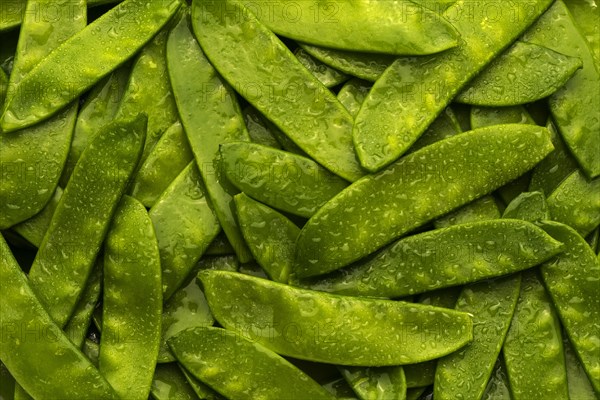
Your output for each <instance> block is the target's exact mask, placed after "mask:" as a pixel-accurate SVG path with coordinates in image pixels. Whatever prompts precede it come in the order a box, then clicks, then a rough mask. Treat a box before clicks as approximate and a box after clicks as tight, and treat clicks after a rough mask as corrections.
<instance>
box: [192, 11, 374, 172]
mask: <svg viewBox="0 0 600 400" xmlns="http://www.w3.org/2000/svg"><path fill="white" fill-rule="evenodd" d="M222 7H226V8H227V9H228V10H234V12H236V13H239V14H240V15H244V16H245V18H243V19H242V20H238V19H235V20H232V19H230V18H226V13H223V12H221V11H223V10H222ZM228 12H229V11H228ZM192 24H193V28H194V33H195V34H196V37H197V38H198V42H200V45H201V46H202V50H204V52H205V53H206V56H207V57H208V58H209V59H210V61H211V63H212V64H213V65H214V66H215V68H216V69H217V70H218V71H219V72H220V73H221V75H222V76H223V77H224V78H225V79H226V80H227V81H228V82H229V83H230V84H231V85H232V86H233V87H234V88H235V89H236V91H237V92H238V93H240V94H241V95H242V96H243V97H244V98H245V99H246V100H248V102H249V103H250V104H252V105H253V106H254V107H255V108H256V109H257V110H259V111H260V112H261V113H263V114H264V115H265V117H267V118H268V119H269V120H271V121H272V122H273V123H274V124H275V125H276V126H277V127H278V128H280V129H281V131H282V132H283V133H285V134H286V135H287V136H288V137H289V138H290V139H292V141H293V142H294V143H295V144H297V145H298V146H299V147H300V148H301V149H302V150H304V151H305V152H306V153H307V154H309V155H310V156H311V157H312V158H313V159H315V160H316V161H317V162H318V163H320V164H321V165H323V166H324V167H325V168H327V169H329V170H330V171H331V172H333V173H335V174H336V175H339V176H341V177H342V178H344V179H347V180H349V181H354V180H356V179H358V178H360V177H361V176H363V175H364V171H362V169H361V168H360V165H359V163H358V160H357V158H356V154H355V152H354V145H353V143H352V125H353V120H352V116H351V115H350V114H348V112H347V111H346V109H345V108H344V107H343V106H342V105H341V104H340V102H339V101H338V100H337V99H336V98H335V95H334V94H333V93H331V92H330V91H329V90H328V89H327V88H325V86H323V85H322V84H321V83H320V82H319V81H318V80H317V79H316V78H315V77H314V76H313V75H312V74H311V73H310V72H309V71H308V70H307V69H306V68H304V67H303V66H302V64H300V62H299V61H298V60H297V59H296V57H294V55H293V54H292V53H291V52H290V51H289V50H288V48H287V47H286V46H285V45H284V44H283V43H282V42H281V41H280V40H279V39H278V38H277V37H276V36H275V35H274V34H273V33H272V32H271V31H270V30H269V29H268V28H267V27H266V26H264V25H263V24H261V23H260V22H259V21H258V20H257V19H256V18H255V17H254V16H253V15H252V13H251V12H248V10H247V9H246V8H245V7H244V6H243V5H242V4H240V3H239V2H237V1H234V0H226V1H223V2H219V3H216V2H211V1H194V2H193V3H192ZM232 42H233V43H236V45H235V46H232V45H231V43H232ZM255 54H269V62H268V63H265V62H258V60H256V58H255ZM257 90H258V91H257ZM292 93H293V94H292ZM315 116H318V118H315Z"/></svg>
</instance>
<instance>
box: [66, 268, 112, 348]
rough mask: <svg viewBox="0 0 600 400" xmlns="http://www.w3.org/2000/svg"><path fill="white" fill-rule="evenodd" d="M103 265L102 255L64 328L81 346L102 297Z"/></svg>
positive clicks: (76, 343) (73, 340) (70, 337)
mask: <svg viewBox="0 0 600 400" xmlns="http://www.w3.org/2000/svg"><path fill="white" fill-rule="evenodd" d="M102 265H103V259H102V257H98V260H97V261H96V265H95V266H94V268H93V269H92V273H91V275H90V278H89V279H88V282H87V284H86V286H85V289H84V291H83V293H82V294H81V298H80V299H79V302H78V303H77V306H76V307H75V310H74V311H73V315H71V317H70V318H69V322H67V324H66V325H65V328H64V331H65V334H66V335H67V337H68V338H69V339H71V342H73V344H74V345H75V346H77V347H79V348H81V347H82V345H83V343H84V341H85V337H86V335H87V331H88V328H89V327H90V324H91V322H92V314H93V313H94V311H95V309H96V305H97V304H98V300H99V299H100V291H101V289H102V271H103V267H102Z"/></svg>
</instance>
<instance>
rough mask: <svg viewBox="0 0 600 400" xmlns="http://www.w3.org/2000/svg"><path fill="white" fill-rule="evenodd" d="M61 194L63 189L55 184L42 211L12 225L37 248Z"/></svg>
mask: <svg viewBox="0 0 600 400" xmlns="http://www.w3.org/2000/svg"><path fill="white" fill-rule="evenodd" d="M62 194H63V190H62V189H61V188H60V186H57V187H56V190H55V191H54V196H52V198H51V199H50V201H49V202H48V204H46V207H44V208H43V209H42V211H40V212H39V213H37V214H36V215H34V216H33V217H31V218H29V219H28V220H26V221H23V222H21V223H20V224H17V225H15V226H13V227H12V229H13V230H14V231H15V232H17V233H18V234H19V235H21V236H22V237H23V238H24V239H26V240H27V241H28V242H29V243H31V244H32V245H34V246H35V247H38V248H39V247H40V245H41V244H42V240H43V239H44V235H45V234H46V231H47V230H48V227H49V226H50V221H52V216H53V215H54V211H56V207H58V203H59V202H60V198H61V197H62Z"/></svg>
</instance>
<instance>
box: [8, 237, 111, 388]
mask: <svg viewBox="0 0 600 400" xmlns="http://www.w3.org/2000/svg"><path fill="white" fill-rule="evenodd" d="M0 291H1V292H2V296H0V321H1V322H2V334H3V338H2V341H3V344H2V346H0V359H2V362H3V363H4V364H5V365H6V367H7V368H8V370H9V371H10V373H11V375H12V376H14V377H15V379H16V380H17V381H18V382H19V384H20V385H21V386H23V388H24V389H25V390H26V391H27V393H30V394H31V395H32V396H33V397H35V398H47V397H49V396H60V397H62V398H65V399H90V400H91V399H118V396H117V394H116V393H115V392H114V390H113V389H112V388H111V386H110V385H109V384H108V382H107V381H106V380H105V379H104V378H103V377H102V375H100V373H99V372H98V370H97V369H96V368H95V367H94V366H93V365H92V364H91V363H90V361H89V360H88V359H87V358H86V357H85V356H84V355H83V354H82V353H81V352H80V351H79V349H77V348H76V347H75V345H73V343H71V341H70V340H69V339H68V338H67V337H66V336H65V334H64V333H63V332H62V330H61V328H60V327H59V326H57V325H56V323H54V321H52V318H51V317H50V316H49V315H48V313H47V312H46V310H45V308H44V306H43V305H42V304H41V303H40V302H39V301H38V299H37V297H36V295H35V294H34V292H33V290H32V289H31V288H30V286H29V284H28V282H27V277H26V276H25V275H24V274H23V273H22V272H21V269H20V267H19V265H18V264H17V262H16V261H15V259H14V257H13V256H12V254H11V252H10V249H9V248H8V245H7V244H6V242H5V241H4V238H3V237H2V236H1V235H0ZM28 327H36V328H35V336H32V335H31V332H30V330H29V329H30V328H28ZM40 355H43V362H40ZM73 382H77V384H76V385H74V384H73Z"/></svg>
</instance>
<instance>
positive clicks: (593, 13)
mask: <svg viewBox="0 0 600 400" xmlns="http://www.w3.org/2000/svg"><path fill="white" fill-rule="evenodd" d="M565 4H566V5H567V8H568V9H569V11H570V12H571V15H572V16H573V20H574V21H575V23H576V25H577V28H579V30H580V31H581V33H582V34H583V35H584V36H585V38H586V39H587V41H588V43H589V45H590V48H591V50H592V55H593V56H594V60H595V61H596V65H598V66H600V26H598V20H599V19H600V8H599V7H598V5H597V4H596V3H593V2H592V3H590V2H588V1H587V0H569V2H568V3H565Z"/></svg>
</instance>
